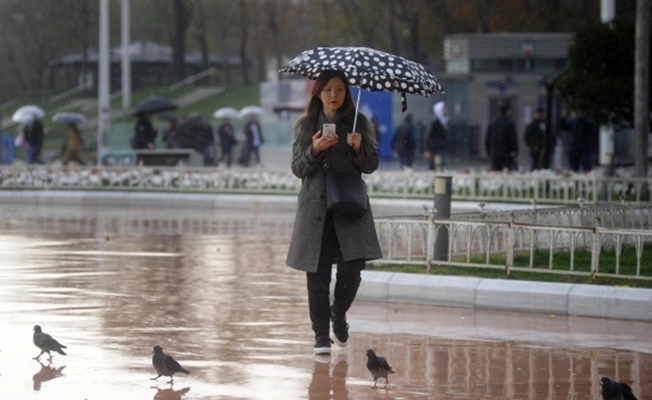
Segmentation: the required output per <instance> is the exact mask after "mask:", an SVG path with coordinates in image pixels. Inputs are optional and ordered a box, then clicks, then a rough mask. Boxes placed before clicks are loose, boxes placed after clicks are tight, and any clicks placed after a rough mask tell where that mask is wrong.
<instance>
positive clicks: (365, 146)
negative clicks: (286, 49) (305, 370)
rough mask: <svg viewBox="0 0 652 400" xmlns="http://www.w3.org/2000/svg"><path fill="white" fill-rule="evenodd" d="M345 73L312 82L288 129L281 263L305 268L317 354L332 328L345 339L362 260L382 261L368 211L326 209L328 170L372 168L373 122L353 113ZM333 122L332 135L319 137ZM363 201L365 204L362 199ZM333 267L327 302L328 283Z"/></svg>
mask: <svg viewBox="0 0 652 400" xmlns="http://www.w3.org/2000/svg"><path fill="white" fill-rule="evenodd" d="M346 82H347V80H346V76H345V75H344V74H343V73H342V72H339V71H325V72H322V73H321V74H320V75H319V77H318V78H317V80H316V82H315V85H314V87H313V90H312V94H311V97H310V101H309V102H308V105H307V107H306V111H305V112H304V114H303V115H302V116H301V117H299V118H298V119H297V121H296V122H295V124H294V142H293V146H292V172H293V173H294V175H296V176H297V177H298V178H300V179H302V186H301V191H300V193H299V199H298V208H297V214H296V219H295V222H294V230H293V233H292V240H291V242H290V248H289V252H288V256H287V261H286V262H287V265H288V266H290V267H292V268H295V269H297V270H301V271H306V277H307V287H308V303H309V304H308V305H309V311H310V320H311V322H312V330H313V331H314V334H315V346H314V352H315V354H330V353H331V343H332V341H331V339H330V337H329V336H330V335H329V334H330V323H331V322H332V324H333V336H334V339H335V342H336V343H337V344H338V345H339V346H342V347H343V346H346V345H347V344H348V341H349V331H348V328H349V325H348V324H347V321H346V312H347V311H348V310H349V308H350V307H351V304H352V303H353V300H354V299H355V296H356V294H357V291H358V287H359V286H360V280H361V271H362V270H363V269H364V268H365V262H366V261H368V260H373V259H378V258H380V257H382V253H381V250H380V244H379V243H378V236H377V234H376V229H375V226H374V220H373V215H372V212H371V208H370V207H369V208H368V210H367V211H366V212H365V213H364V214H362V215H361V216H358V217H351V216H347V215H345V214H340V213H338V212H334V211H329V210H328V209H327V189H326V170H325V167H326V165H327V166H328V168H331V169H333V170H335V171H339V172H345V173H350V174H356V175H358V176H359V177H360V178H361V174H363V173H364V174H371V173H372V172H374V171H375V170H376V169H377V168H378V162H379V161H378V150H377V149H378V144H377V140H376V133H375V132H374V128H373V125H372V124H371V122H370V121H369V120H368V119H367V118H365V117H364V116H363V115H362V114H358V119H357V127H356V131H357V132H353V123H354V118H355V116H356V113H357V111H356V108H355V105H354V103H353V100H352V97H351V91H350V89H349V86H348V84H347V83H346ZM327 123H329V124H336V130H335V132H336V134H335V135H332V136H331V135H324V134H322V126H323V125H324V124H327ZM366 201H367V202H368V200H366ZM335 263H336V264H337V275H336V284H335V291H334V296H333V297H334V300H333V304H332V305H331V304H330V300H329V296H330V283H331V272H332V266H333V264H335Z"/></svg>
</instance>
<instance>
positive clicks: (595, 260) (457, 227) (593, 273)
mask: <svg viewBox="0 0 652 400" xmlns="http://www.w3.org/2000/svg"><path fill="white" fill-rule="evenodd" d="M376 229H377V231H378V235H379V238H380V241H381V246H382V248H383V254H384V258H383V259H382V260H380V261H379V263H390V264H416V265H424V266H425V267H426V268H427V269H428V270H430V268H431V266H433V265H444V266H460V267H475V268H491V269H500V270H504V271H505V274H506V275H509V273H510V272H511V271H529V272H540V273H552V274H566V275H581V276H587V277H598V276H602V277H612V278H613V277H617V278H627V279H642V280H652V256H648V257H649V258H650V259H648V257H646V255H645V252H644V249H645V248H646V247H648V246H652V243H651V242H652V231H648V230H635V229H616V228H604V227H601V226H600V225H599V223H596V224H595V225H594V226H591V227H569V226H545V225H534V224H526V223H516V222H511V221H510V222H505V221H463V220H450V219H435V218H428V219H410V218H402V219H399V218H397V219H391V218H390V219H377V220H376ZM443 232H446V233H447V235H448V239H449V240H448V252H447V253H448V254H444V255H443V257H442V255H441V254H439V255H438V254H435V247H436V246H435V240H437V237H438V235H439V236H441V234H442V233H443ZM648 248H649V247H648ZM580 255H581V257H580ZM558 259H559V261H560V262H556V261H557V260H558ZM559 265H563V266H564V267H563V268H560V267H559Z"/></svg>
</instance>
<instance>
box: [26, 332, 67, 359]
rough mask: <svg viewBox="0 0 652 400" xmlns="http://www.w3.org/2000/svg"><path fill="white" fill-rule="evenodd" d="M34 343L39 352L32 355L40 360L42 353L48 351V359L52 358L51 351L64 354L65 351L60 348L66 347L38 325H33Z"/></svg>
mask: <svg viewBox="0 0 652 400" xmlns="http://www.w3.org/2000/svg"><path fill="white" fill-rule="evenodd" d="M32 339H33V341H34V345H36V347H38V348H39V349H41V353H40V354H39V355H38V356H36V357H34V359H35V360H40V359H41V356H42V355H43V353H48V356H49V358H50V360H51V359H52V354H50V352H51V351H56V352H57V353H59V354H62V355H64V356H65V355H66V353H65V352H64V351H63V350H61V349H66V348H67V347H66V346H64V345H62V344H61V343H59V342H57V341H56V339H55V338H53V337H52V336H50V335H48V334H47V333H45V332H43V331H42V330H41V326H40V325H34V336H33V338H32Z"/></svg>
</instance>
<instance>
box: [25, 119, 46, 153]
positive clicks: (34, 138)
mask: <svg viewBox="0 0 652 400" xmlns="http://www.w3.org/2000/svg"><path fill="white" fill-rule="evenodd" d="M43 135H44V130H43V123H42V122H41V120H40V119H39V118H34V119H32V120H31V121H29V122H27V123H26V124H25V125H23V136H24V138H25V161H26V162H27V164H43V161H41V149H42V148H43Z"/></svg>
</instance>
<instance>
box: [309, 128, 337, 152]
mask: <svg viewBox="0 0 652 400" xmlns="http://www.w3.org/2000/svg"><path fill="white" fill-rule="evenodd" d="M335 143H337V135H335V136H334V137H332V138H329V137H326V136H324V135H322V133H321V130H319V131H317V133H315V134H314V135H312V148H311V149H310V152H311V153H312V156H313V157H317V155H318V154H319V153H321V152H322V151H324V150H326V149H327V148H329V147H331V146H333V145H335Z"/></svg>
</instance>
